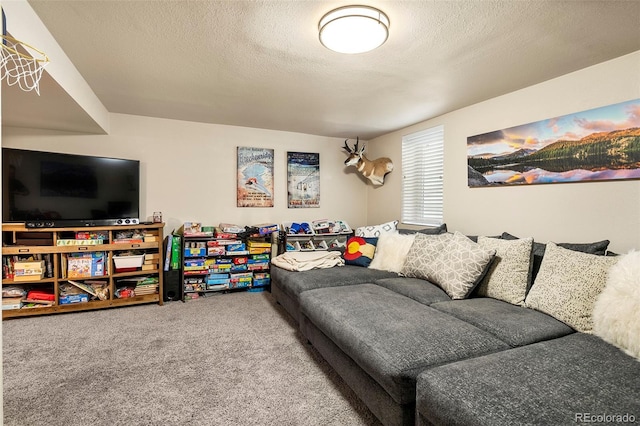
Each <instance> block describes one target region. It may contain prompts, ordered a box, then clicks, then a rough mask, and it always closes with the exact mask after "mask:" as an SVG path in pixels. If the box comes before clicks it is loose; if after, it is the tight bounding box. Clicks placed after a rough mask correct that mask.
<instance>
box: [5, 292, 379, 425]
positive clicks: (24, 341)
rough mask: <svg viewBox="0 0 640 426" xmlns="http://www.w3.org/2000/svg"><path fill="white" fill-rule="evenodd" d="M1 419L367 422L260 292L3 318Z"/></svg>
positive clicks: (360, 406)
mask: <svg viewBox="0 0 640 426" xmlns="http://www.w3.org/2000/svg"><path fill="white" fill-rule="evenodd" d="M3 360H4V424H5V425H6V426H12V425H16V426H18V425H19V426H26V425H29V426H30V425H47V426H52V425H91V426H99V425H109V426H112V425H378V422H377V421H376V419H375V418H374V417H373V415H372V414H371V412H370V411H368V410H367V408H366V407H365V406H364V405H363V404H362V403H361V402H360V401H359V400H358V399H357V397H356V396H355V395H354V394H353V393H352V392H351V390H350V389H349V388H348V387H347V386H346V385H345V384H344V383H343V382H342V380H341V379H340V378H339V377H338V376H337V375H336V374H335V373H334V372H333V370H332V369H331V367H330V366H329V365H328V364H326V362H324V360H322V358H321V357H320V355H319V354H318V353H317V352H316V351H315V349H313V348H312V347H311V346H310V345H308V344H307V343H306V339H304V337H303V336H302V335H301V334H300V332H299V331H298V330H297V328H296V326H295V325H294V324H293V323H292V321H291V319H290V317H289V316H288V314H287V313H286V312H285V311H284V310H283V309H282V307H280V306H279V305H277V304H275V303H274V301H273V299H272V297H271V294H270V293H268V292H263V293H247V292H239V293H231V294H217V295H214V296H212V297H207V298H203V299H200V300H193V301H189V302H186V303H182V302H169V303H166V304H165V305H164V306H158V305H143V306H134V307H125V308H117V309H108V310H102V311H93V312H79V313H71V314H63V315H49V316H42V317H33V318H21V319H14V320H9V321H4V323H3Z"/></svg>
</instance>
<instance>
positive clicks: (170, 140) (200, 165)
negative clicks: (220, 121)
mask: <svg viewBox="0 0 640 426" xmlns="http://www.w3.org/2000/svg"><path fill="white" fill-rule="evenodd" d="M2 133H3V138H2V145H3V146H5V147H12V148H22V149H33V150H42V151H52V152H63V153H74V154H84V155H96V156H106V157H116V158H128V159H134V160H140V161H141V196H140V198H141V200H140V202H141V219H147V218H150V217H151V215H152V214H153V212H154V211H161V212H162V213H163V220H164V221H165V222H166V223H167V226H166V228H165V232H170V231H172V230H173V229H177V228H179V227H180V226H181V225H182V223H184V222H186V221H195V222H202V223H203V224H204V225H217V224H219V223H220V222H227V223H236V224H238V225H243V226H244V225H253V224H257V223H263V222H276V223H283V222H287V221H289V222H291V221H303V220H304V221H309V220H315V219H323V218H329V219H342V220H346V221H347V223H349V224H350V225H351V226H352V227H354V226H362V225H364V224H365V223H366V209H365V208H363V206H366V196H367V194H366V186H365V184H364V183H363V182H362V181H361V180H360V179H359V177H358V176H357V175H354V174H353V173H350V171H349V170H348V169H346V168H345V166H344V164H343V162H344V160H345V158H346V157H345V155H344V153H343V152H342V150H341V147H342V144H343V140H342V139H336V138H328V137H322V136H313V135H306V134H299V133H290V132H281V131H272V130H262V129H253V128H246V127H236V126H223V125H213V124H202V123H193V122H185V121H177V120H166V119H159V118H149V117H139V116H131V115H122V114H111V117H110V134H109V135H85V134H76V133H63V132H58V131H47V130H36V129H23V128H12V127H4V128H3V129H2ZM238 146H248V147H260V148H273V149H274V150H275V151H274V155H275V164H274V187H275V193H274V207H272V208H271V207H266V208H249V207H244V208H238V207H236V148H237V147H238ZM287 151H297V152H318V153H320V207H319V208H303V209H289V208H288V207H287V188H286V187H287V178H286V153H287Z"/></svg>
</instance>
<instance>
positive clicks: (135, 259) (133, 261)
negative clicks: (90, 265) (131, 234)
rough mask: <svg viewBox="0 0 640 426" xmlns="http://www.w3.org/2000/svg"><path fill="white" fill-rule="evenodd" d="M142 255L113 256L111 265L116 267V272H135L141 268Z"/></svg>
mask: <svg viewBox="0 0 640 426" xmlns="http://www.w3.org/2000/svg"><path fill="white" fill-rule="evenodd" d="M143 262H144V254H139V255H131V256H113V263H114V264H115V265H116V272H127V271H135V270H136V269H138V268H141V267H142V263H143Z"/></svg>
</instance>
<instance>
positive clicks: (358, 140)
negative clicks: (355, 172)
mask: <svg viewBox="0 0 640 426" xmlns="http://www.w3.org/2000/svg"><path fill="white" fill-rule="evenodd" d="M359 143H360V136H356V144H355V146H354V147H353V152H355V153H357V152H358V144H359Z"/></svg>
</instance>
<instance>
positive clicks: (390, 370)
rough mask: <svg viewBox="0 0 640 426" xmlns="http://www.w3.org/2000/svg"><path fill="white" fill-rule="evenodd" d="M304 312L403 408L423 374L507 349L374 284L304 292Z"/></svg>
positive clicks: (475, 330)
mask: <svg viewBox="0 0 640 426" xmlns="http://www.w3.org/2000/svg"><path fill="white" fill-rule="evenodd" d="M300 309H301V311H302V314H303V315H304V316H306V317H307V318H308V320H310V321H311V322H312V323H313V324H314V325H315V326H316V327H317V328H318V329H319V330H320V331H321V332H322V333H324V334H325V335H326V336H327V337H329V338H330V339H331V340H332V341H333V342H334V343H335V344H336V345H337V346H338V347H339V348H340V349H341V350H342V351H343V352H344V353H345V354H346V355H348V356H349V357H351V358H352V359H353V360H354V361H355V362H356V363H357V364H358V365H359V366H360V368H362V369H363V370H364V371H365V372H366V373H367V374H369V375H370V376H371V377H372V378H373V379H374V380H375V381H376V382H378V383H379V384H380V385H381V386H382V387H383V388H384V389H385V390H386V391H387V392H388V393H389V395H390V396H391V397H392V398H393V399H394V400H395V401H396V402H397V403H399V404H404V403H410V402H412V401H413V400H414V398H415V383H416V382H415V380H416V376H417V375H418V374H419V373H420V372H421V371H422V370H424V369H426V368H430V367H433V366H436V365H441V364H444V363H447V362H453V361H457V360H461V359H466V358H469V357H473V356H479V355H482V354H486V353H491V352H495V351H498V350H504V349H506V348H508V345H506V344H505V343H503V342H501V341H500V340H498V339H497V338H495V337H493V336H492V335H490V334H489V333H486V332H484V331H482V330H480V329H478V328H477V327H474V326H473V325H471V324H468V323H466V322H464V321H461V320H459V319H457V318H454V317H452V316H450V315H447V314H444V313H442V312H440V311H437V310H435V309H432V308H430V307H428V306H425V305H423V304H421V303H418V302H416V301H415V300H412V299H410V298H408V297H404V296H402V295H400V294H397V293H395V292H393V291H391V290H388V289H386V288H383V287H381V286H378V285H375V284H359V285H353V286H347V287H333V288H323V289H317V290H310V291H305V292H303V293H302V294H300Z"/></svg>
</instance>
